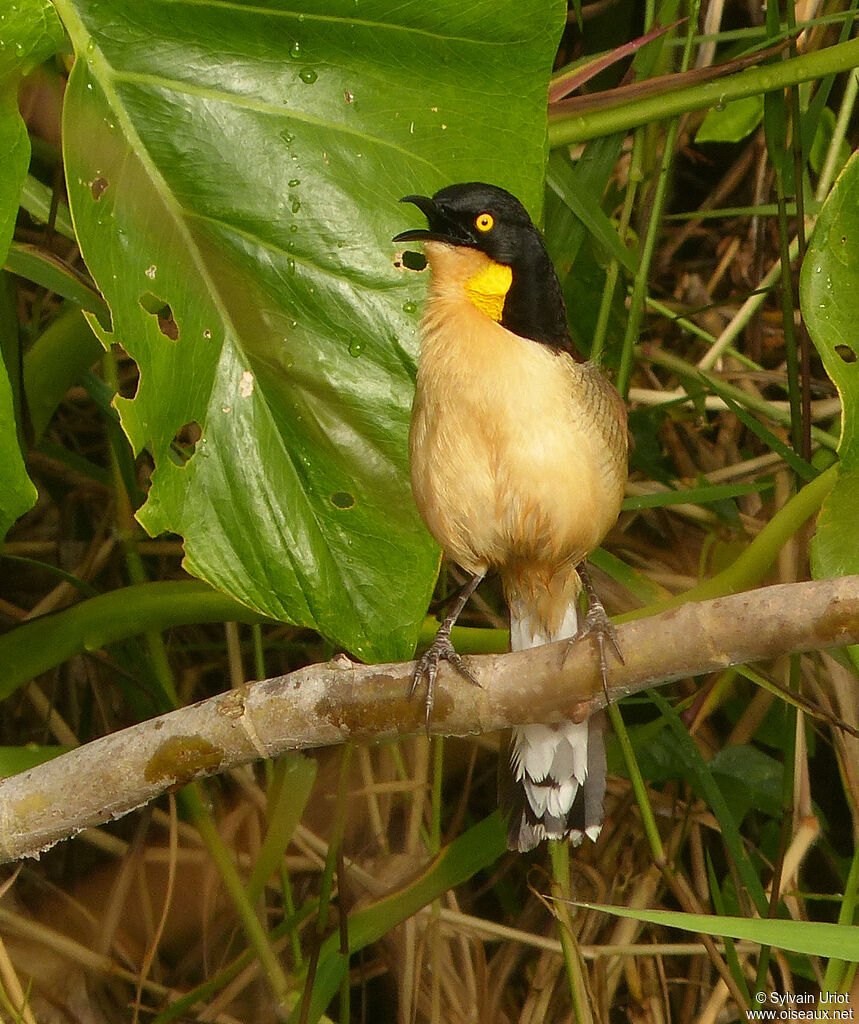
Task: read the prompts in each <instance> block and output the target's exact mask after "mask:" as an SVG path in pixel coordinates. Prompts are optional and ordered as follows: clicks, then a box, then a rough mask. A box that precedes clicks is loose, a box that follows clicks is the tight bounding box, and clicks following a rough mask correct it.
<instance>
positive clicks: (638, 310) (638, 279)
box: [617, 0, 700, 398]
mask: <svg viewBox="0 0 859 1024" xmlns="http://www.w3.org/2000/svg"><path fill="white" fill-rule="evenodd" d="M699 6H700V4H699V2H698V0H693V2H691V3H690V15H689V22H688V25H689V30H688V32H687V35H686V44H685V46H684V47H683V59H682V61H681V65H680V66H681V70H683V71H685V70H686V68H687V67H688V66H689V60H690V57H691V53H692V34H693V28H694V26H695V25H697V24H698V7H699ZM679 127H680V121H679V119H675V120H673V121H672V122H671V124H670V125H669V126H668V131H667V132H666V133H665V144H664V146H663V150H662V160H661V162H660V165H659V176H658V178H657V179H656V188H655V190H654V195H653V203H652V205H651V209H650V216H649V218H648V221H647V231H646V232H645V236H644V244H643V245H642V247H641V258H640V262H639V266H638V270H637V271H636V274H635V279H634V281H633V285H632V295H631V296H630V300H629V318H628V319H627V322H626V331H625V333H624V338H623V348H622V351H621V356H620V367H619V368H618V371H617V390H618V391H619V392H620V393H621V395H622V396H623V397H624V398H626V396H627V395H628V394H629V381H630V377H631V375H632V360H633V354H634V352H635V345H636V342H637V341H638V335H639V331H640V328H641V318H642V317H643V315H644V301H645V297H646V295H647V285H648V280H649V277H650V266H651V263H652V262H653V253H654V252H655V251H656V242H657V239H658V238H659V232H660V231H661V228H662V212H663V210H664V208H665V199H666V196H667V193H668V182H669V179H670V176H671V165H672V164H673V162H674V148H675V146H676V144H677V132H678V130H679Z"/></svg>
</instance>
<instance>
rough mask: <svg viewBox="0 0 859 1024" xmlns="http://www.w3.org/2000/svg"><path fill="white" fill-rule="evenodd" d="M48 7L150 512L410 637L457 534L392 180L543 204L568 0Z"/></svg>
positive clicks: (85, 224) (402, 213) (308, 611)
mask: <svg viewBox="0 0 859 1024" xmlns="http://www.w3.org/2000/svg"><path fill="white" fill-rule="evenodd" d="M56 6H57V8H58V10H59V11H60V13H61V16H62V18H63V20H64V22H65V24H66V27H67V29H68V31H69V33H70V35H71V38H72V41H73V43H74V46H75V50H76V52H77V54H78V61H77V63H76V65H75V68H74V70H73V73H72V76H71V79H70V82H69V87H68V91H67V96H66V111H65V122H64V127H65V156H66V173H67V178H68V190H69V198H70V202H71V208H72V214H73V219H74V222H75V227H76V230H77V232H78V235H79V239H80V244H81V248H82V251H83V253H84V256H85V258H86V261H87V264H88V266H89V269H90V271H91V272H92V274H93V276H94V278H95V280H96V281H97V283H98V284H99V286H100V287H101V289H102V291H103V293H104V295H105V298H106V299H107V301H108V303H109V305H110V308H111V312H112V316H113V333H112V334H106V333H104V332H102V337H103V340H104V341H105V342H106V343H107V342H111V341H117V342H121V343H122V345H123V346H124V347H125V348H126V350H127V351H128V352H129V353H130V354H131V355H132V356H133V358H134V359H135V360H136V361H137V363H138V365H139V367H140V385H139V388H138V392H137V394H136V396H135V398H134V399H133V400H132V401H126V400H117V403H116V404H117V408H118V409H119V412H120V416H121V418H122V423H123V426H124V428H125V430H126V432H127V433H128V435H129V437H130V439H131V441H132V443H133V445H134V447H135V449H136V450H139V449H140V448H142V447H143V446H148V447H149V448H150V449H151V451H152V453H153V455H154V457H155V462H156V469H155V473H154V475H153V482H152V489H151V491H150V494H149V499H148V501H147V503H146V504H145V505H144V507H143V508H142V509H141V510H140V512H139V518H140V521H141V522H142V523H143V525H144V526H145V527H146V529H147V530H149V531H150V532H151V533H157V532H159V531H162V530H174V531H177V532H179V533H181V534H182V535H183V537H184V538H185V550H186V566H187V568H188V569H189V570H190V571H191V572H193V573H195V574H196V575H198V576H200V577H203V578H204V579H206V580H208V581H210V582H211V583H213V584H214V585H215V586H217V587H220V588H222V589H224V590H226V591H228V592H229V593H231V594H233V595H234V596H236V597H237V598H239V599H240V600H241V601H243V602H245V603H247V604H248V605H250V606H252V607H253V608H256V609H258V610H259V611H262V612H264V613H266V614H269V615H273V616H275V617H278V618H284V619H288V620H291V621H293V622H297V623H301V624H306V625H309V626H314V627H316V628H318V629H320V630H321V631H322V632H323V633H324V634H326V635H327V636H329V637H331V638H332V639H333V640H334V641H336V642H337V643H340V644H343V645H344V646H346V647H347V648H348V649H350V650H351V651H353V652H354V653H355V654H357V655H359V656H360V657H363V658H375V657H384V658H393V657H402V656H405V655H407V654H409V653H410V651H411V649H412V647H413V645H414V642H415V638H416V635H417V628H418V624H419V621H420V619H421V616H422V614H423V612H424V610H425V608H426V603H427V600H428V597H429V592H430V588H431V586H432V581H433V577H434V574H435V571H436V566H437V559H438V554H437V551H436V550H435V548H434V546H433V544H432V542H431V541H430V539H429V537H428V536H427V534H426V532H425V530H424V529H423V526H422V524H421V522H420V520H419V518H418V515H417V512H416V510H415V508H414V505H413V502H412V500H411V496H410V493H409V489H408V483H407V473H406V433H407V423H408V418H409V409H410V403H411V393H412V380H413V374H414V363H415V358H416V350H417V316H418V311H419V308H420V303H421V300H422V297H423V293H424V290H425V281H424V279H423V278H422V277H421V276H420V275H416V274H414V273H412V272H410V271H408V270H405V269H404V268H402V267H398V266H397V263H396V261H395V258H394V257H395V247H394V246H393V245H392V244H391V242H390V239H391V237H392V235H394V234H395V233H396V232H397V231H400V230H402V229H403V228H405V227H407V226H410V225H414V224H415V223H416V220H415V211H414V210H413V209H410V208H407V207H398V206H397V200H398V199H399V198H400V197H401V196H403V195H405V194H407V193H409V192H422V193H428V192H432V191H433V190H434V189H436V188H439V187H440V186H442V185H444V184H447V183H450V182H451V181H465V180H470V179H483V180H489V181H494V182H497V183H498V184H501V185H504V186H506V187H507V188H510V189H511V190H513V191H515V192H517V193H518V194H519V195H520V196H521V197H522V199H523V201H524V202H525V203H526V204H528V205H530V207H531V209H532V211H533V212H534V213H535V214H538V213H539V202H540V196H541V192H542V176H543V167H544V162H545V127H546V121H545V103H546V88H547V81H548V76H549V72H550V68H551V64H552V58H553V56H554V51H555V46H556V42H557V37H558V35H559V33H560V31H561V28H562V25H563V18H564V5H563V3H562V2H560V0H552V2H551V3H548V4H547V3H544V2H539V0H529V2H522V0H501V2H500V3H499V2H496V0H479V2H477V3H469V4H462V3H459V2H457V0H443V2H437V3H436V2H434V3H430V4H427V3H425V2H423V0H408V2H405V3H401V4H396V5H391V4H389V3H386V2H384V0H360V2H358V0H325V2H323V0H296V2H287V3H282V2H275V0H262V2H259V3H254V4H253V5H252V6H251V5H244V4H198V3H191V2H189V3H184V2H157V0H156V2H149V3H145V4H141V3H138V2H136V0H103V2H97V0H56ZM167 307H169V310H168V309H167ZM159 314H160V316H159ZM93 327H94V329H96V330H98V327H97V325H96V324H93ZM177 331H178V338H177V340H171V338H170V337H169V336H167V335H169V334H171V333H173V334H175V333H176V332H177ZM162 332H164V333H162ZM189 424H196V425H197V426H196V427H190V428H188V425H189ZM182 427H186V428H188V429H186V431H185V443H186V449H185V453H184V456H182V457H179V456H177V453H176V450H175V449H176V446H175V445H173V444H172V443H173V441H174V437H175V435H176V434H177V432H179V431H180V428H182ZM198 428H199V433H200V434H201V436H200V439H199V440H198V442H197V444H196V448H195V449H193V455H192V457H191V458H190V459H189V460H188V461H185V459H187V456H188V454H190V450H189V449H188V447H187V442H188V435H189V434H190V438H191V440H193V437H194V436H195V435H196V434H197V433H198ZM180 440H181V439H180ZM183 462H184V464H183Z"/></svg>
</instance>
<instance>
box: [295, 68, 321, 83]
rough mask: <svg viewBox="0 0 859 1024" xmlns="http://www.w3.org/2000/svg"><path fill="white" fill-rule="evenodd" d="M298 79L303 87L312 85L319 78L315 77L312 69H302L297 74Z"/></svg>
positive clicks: (315, 74)
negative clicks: (302, 83)
mask: <svg viewBox="0 0 859 1024" xmlns="http://www.w3.org/2000/svg"><path fill="white" fill-rule="evenodd" d="M298 77H299V78H300V79H301V81H302V82H304V84H305V85H313V83H314V82H315V81H316V80H317V79H318V78H319V75H317V73H316V72H315V71H314V70H313V68H302V69H301V71H299V72H298Z"/></svg>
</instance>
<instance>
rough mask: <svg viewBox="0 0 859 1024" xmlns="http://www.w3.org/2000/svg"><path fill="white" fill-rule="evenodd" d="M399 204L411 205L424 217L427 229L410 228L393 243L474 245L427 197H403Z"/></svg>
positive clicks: (470, 238) (401, 233) (473, 241)
mask: <svg viewBox="0 0 859 1024" xmlns="http://www.w3.org/2000/svg"><path fill="white" fill-rule="evenodd" d="M400 202H401V203H412V204H413V205H414V206H416V207H417V208H418V209H419V210H420V211H421V213H422V214H423V215H424V216H425V217H426V219H427V224H428V227H426V228H412V229H411V230H410V231H401V232H400V233H399V234H398V235H395V236H394V239H393V240H394V241H395V242H447V243H448V244H449V245H467V246H473V245H474V244H475V240H474V238H473V237H472V236H471V235H469V234H468V233H467V232H466V231H464V230H463V228H462V226H461V225H460V224H458V223H456V222H455V221H454V220H452V219H451V218H450V217H448V216H447V214H446V213H445V212H444V210H442V209H441V208H440V207H439V206H437V205H436V203H435V200H433V199H431V198H430V197H429V196H403V198H402V199H401V200H400Z"/></svg>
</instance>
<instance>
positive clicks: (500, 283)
mask: <svg viewBox="0 0 859 1024" xmlns="http://www.w3.org/2000/svg"><path fill="white" fill-rule="evenodd" d="M511 284H513V271H512V270H511V269H510V267H507V266H504V264H503V263H490V264H489V266H488V267H486V268H485V269H484V270H481V271H480V273H479V274H475V275H474V277H470V278H469V279H468V280H467V281H466V282H465V294H466V295H467V296H468V300H469V302H471V303H472V305H474V306H477V308H478V309H479V310H480V311H481V313H485V314H486V315H487V316H490V317H492V319H493V320H495V321H496V323H500V322H501V316H502V314H503V312H504V300H505V299H506V298H507V292H509V291H510V285H511Z"/></svg>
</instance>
